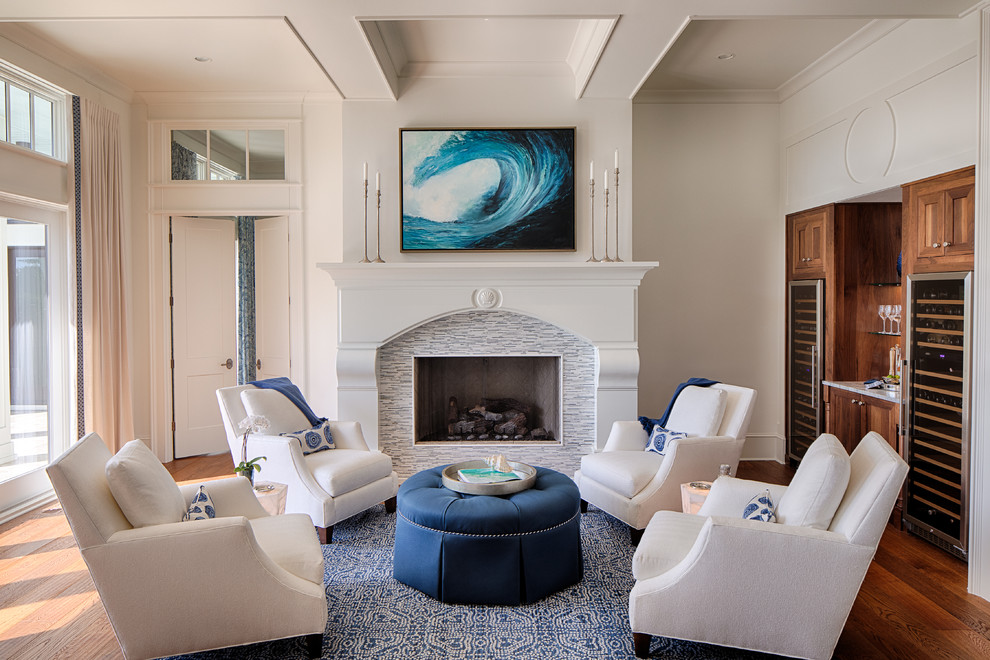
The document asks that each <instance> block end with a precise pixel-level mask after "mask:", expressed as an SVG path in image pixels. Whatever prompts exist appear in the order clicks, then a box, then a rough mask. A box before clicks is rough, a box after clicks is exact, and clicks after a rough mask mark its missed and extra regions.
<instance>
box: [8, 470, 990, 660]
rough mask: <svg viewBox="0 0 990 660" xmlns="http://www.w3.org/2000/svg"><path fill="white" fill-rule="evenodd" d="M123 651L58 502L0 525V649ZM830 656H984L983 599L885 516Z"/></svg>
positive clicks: (181, 477)
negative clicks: (887, 522) (870, 560)
mask: <svg viewBox="0 0 990 660" xmlns="http://www.w3.org/2000/svg"><path fill="white" fill-rule="evenodd" d="M231 465H232V464H231V461H230V457H229V456H226V455H225V456H208V457H201V458H187V459H181V460H178V461H174V462H172V463H169V464H166V467H167V468H168V469H169V472H171V473H172V475H173V477H174V478H175V479H176V481H179V482H180V483H181V482H191V481H200V480H206V479H214V478H218V477H227V476H232V474H231ZM791 474H792V471H791V470H790V468H788V467H786V466H783V465H780V464H777V463H772V462H743V463H741V464H740V466H739V476H740V477H743V478H747V479H759V480H763V481H770V482H774V483H787V482H788V481H789V480H790V477H791ZM771 568H772V567H771ZM772 577H773V576H772V574H771V575H768V579H772ZM809 597H810V598H813V597H814V595H813V594H809ZM766 618H767V620H768V621H771V622H772V619H773V613H772V612H767V613H766ZM630 644H631V638H630ZM630 650H631V649H630ZM121 657H122V655H121V653H120V647H119V646H118V645H117V640H116V639H115V638H114V636H113V631H112V630H111V628H110V623H109V621H108V620H107V616H106V613H105V612H104V611H103V606H102V605H101V604H100V600H99V597H98V596H97V594H96V591H95V589H94V587H93V583H92V580H90V577H89V573H88V572H87V571H86V566H85V564H84V563H83V561H82V557H81V556H80V554H79V551H78V550H77V549H76V546H75V543H74V542H73V539H72V532H71V531H70V530H69V526H68V523H67V522H66V520H65V517H64V516H63V515H62V511H61V509H60V508H59V506H58V504H57V503H55V504H52V505H49V506H43V507H40V508H39V509H36V510H34V511H32V512H30V513H27V514H25V515H22V516H20V517H18V518H15V519H14V520H12V521H10V522H8V523H5V524H3V525H0V658H7V659H10V660H14V659H18V660H22V659H23V660H28V659H30V660H39V659H45V660H47V659H49V658H72V659H76V658H85V659H87V660H88V659H90V658H121ZM835 657H836V658H838V659H840V660H864V659H873V658H911V659H912V660H913V659H919V660H921V659H926V658H942V659H944V658H967V659H968V658H974V659H975V658H988V657H990V603H988V602H987V601H984V600H982V599H980V598H977V597H975V596H971V595H969V594H968V593H966V564H965V563H963V562H961V561H959V560H957V559H955V558H953V557H951V556H950V555H948V554H946V553H944V552H942V551H940V550H938V549H936V548H934V547H933V546H931V545H929V544H927V543H925V542H924V541H922V540H920V539H918V538H916V537H914V536H911V535H909V534H907V533H906V532H901V531H899V530H897V529H895V528H894V527H892V526H889V525H888V527H887V531H886V532H885V533H884V536H883V539H882V540H881V542H880V548H879V550H878V551H877V554H876V558H875V559H874V561H873V564H872V565H871V567H870V570H869V572H868V573H867V575H866V580H865V582H864V583H863V587H862V589H861V590H860V593H859V597H858V598H857V599H856V603H855V604H854V605H853V608H852V612H851V613H850V615H849V621H848V622H847V624H846V628H845V631H844V632H843V634H842V637H841V638H840V639H839V644H838V646H837V647H836V649H835ZM562 660H564V659H562Z"/></svg>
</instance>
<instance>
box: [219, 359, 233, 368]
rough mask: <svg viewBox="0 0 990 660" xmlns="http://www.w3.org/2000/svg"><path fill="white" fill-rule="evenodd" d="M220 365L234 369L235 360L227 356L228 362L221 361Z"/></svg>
mask: <svg viewBox="0 0 990 660" xmlns="http://www.w3.org/2000/svg"><path fill="white" fill-rule="evenodd" d="M220 366H221V367H227V368H228V369H233V368H234V361H233V360H232V359H230V358H227V361H226V362H221V363H220Z"/></svg>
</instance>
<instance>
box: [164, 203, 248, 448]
mask: <svg viewBox="0 0 990 660" xmlns="http://www.w3.org/2000/svg"><path fill="white" fill-rule="evenodd" d="M236 292H237V276H236V243H235V237H234V222H233V221H232V220H225V219H219V218H183V217H173V218H172V357H173V360H174V365H173V369H172V383H173V389H174V399H173V404H174V411H175V412H174V423H175V432H174V436H173V437H174V440H173V442H174V445H173V446H174V452H175V458H183V457H186V456H197V455H200V454H216V453H219V452H224V451H227V450H228V446H227V436H226V433H225V432H224V428H223V422H222V420H221V419H220V408H219V405H218V404H217V395H216V391H217V389H218V388H221V387H229V386H232V385H235V384H236V383H237V369H236V367H237V364H236V362H235V360H236V359H237V350H236V349H237V316H236V309H235V296H236ZM237 421H238V420H235V421H234V423H235V424H236V423H237Z"/></svg>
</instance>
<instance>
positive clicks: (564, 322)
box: [318, 261, 658, 448]
mask: <svg viewBox="0 0 990 660" xmlns="http://www.w3.org/2000/svg"><path fill="white" fill-rule="evenodd" d="M657 266H658V263H657V262H655V261H648V262H618V263H572V262H515V263H513V262H482V263H435V262H434V263H429V264H423V263H408V262H406V263H385V264H373V263H372V264H344V263H322V264H318V267H319V268H321V269H322V270H325V271H326V272H327V273H328V274H329V275H330V277H332V278H333V281H334V284H335V285H336V287H337V297H338V301H337V302H338V304H337V382H338V394H337V400H338V410H339V415H340V417H341V419H356V420H359V421H361V424H362V426H363V427H364V430H365V437H366V439H367V440H368V443H369V445H371V446H372V447H377V445H378V440H377V439H378V384H377V374H376V356H377V350H378V348H379V347H380V346H382V345H383V344H385V343H386V342H388V341H389V340H391V339H393V338H395V337H397V336H399V335H400V334H402V333H404V332H406V331H408V330H411V329H412V328H415V327H418V326H420V325H422V324H423V323H426V322H428V321H432V320H434V319H438V318H442V317H444V316H448V315H450V314H455V313H457V312H462V311H468V310H485V309H493V310H495V309H497V310H504V311H510V312H516V313H519V314H525V315H528V316H532V317H535V318H538V319H541V320H543V321H546V322H548V323H551V324H553V325H556V326H558V327H561V328H564V329H565V330H568V331H570V332H572V333H574V334H575V335H577V336H579V337H581V338H583V339H585V340H587V341H589V342H590V343H592V344H593V345H594V346H595V348H596V350H597V354H598V387H597V401H596V402H595V408H596V414H597V422H596V430H597V437H596V438H595V446H596V447H597V448H600V447H601V446H602V444H604V441H605V438H606V437H607V435H608V430H609V428H610V426H611V423H612V421H614V420H616V419H635V418H636V399H637V392H638V378H639V347H638V339H637V293H638V289H639V285H640V283H641V282H642V279H643V277H644V276H645V275H646V273H647V272H648V271H650V270H651V269H653V268H656V267H657Z"/></svg>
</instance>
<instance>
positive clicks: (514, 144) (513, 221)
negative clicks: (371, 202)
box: [401, 128, 574, 250]
mask: <svg viewBox="0 0 990 660" xmlns="http://www.w3.org/2000/svg"><path fill="white" fill-rule="evenodd" d="M401 143H402V249H403V250H573V249H574V129H573V128H552V129H521V128H520V129H483V130H460V131H437V130H420V129H403V130H402V132H401Z"/></svg>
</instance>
